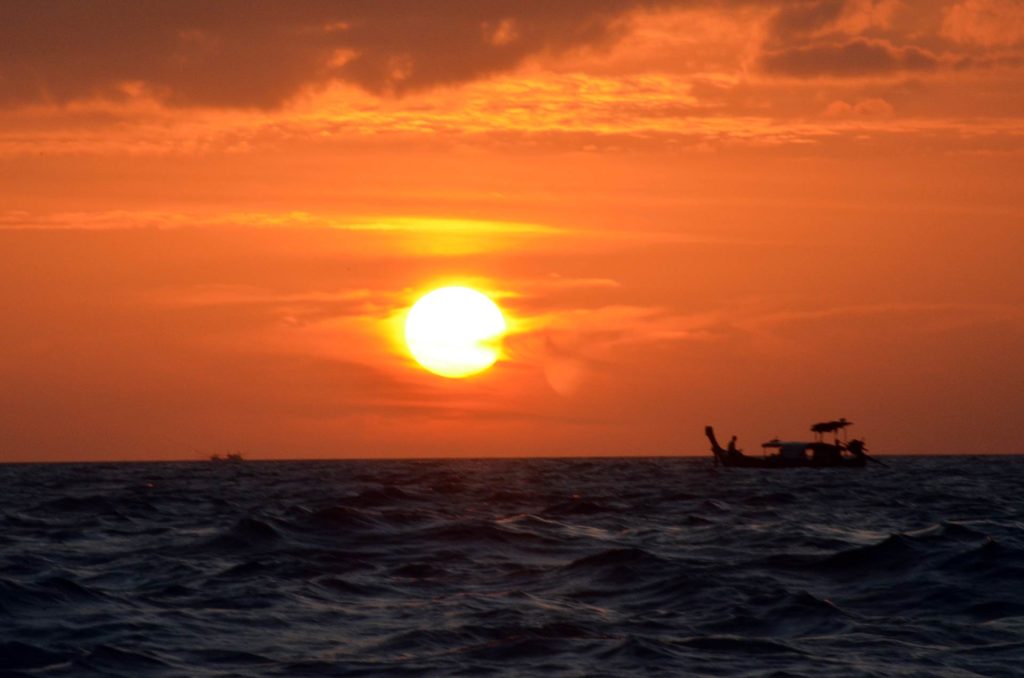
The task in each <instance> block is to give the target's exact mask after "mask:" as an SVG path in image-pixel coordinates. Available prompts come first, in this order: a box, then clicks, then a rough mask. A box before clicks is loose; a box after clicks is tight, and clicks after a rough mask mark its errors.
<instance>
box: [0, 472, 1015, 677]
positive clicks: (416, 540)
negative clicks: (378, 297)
mask: <svg viewBox="0 0 1024 678" xmlns="http://www.w3.org/2000/svg"><path fill="white" fill-rule="evenodd" d="M887 462H888V464H889V468H883V467H881V466H873V465H872V466H869V467H868V468H866V469H857V470H851V469H820V470H814V469H792V470H757V469H722V468H715V467H714V466H713V465H712V464H711V461H710V459H706V458H699V459H698V458H656V459H579V460H570V459H536V460H529V459H518V460H464V461H335V462H255V461H249V462H244V463H241V464H230V463H221V464H212V463H209V462H206V463H144V464H143V463H140V464H78V465H7V466H0V487H2V491H0V526H2V529H0V675H2V676H22V675H24V676H37V675H55V676H61V675H75V676H132V677H136V676H165V675H166V676H248V675H269V676H364V675H373V676H376V675H380V676H384V675H388V676H390V675H409V676H422V675H436V676H448V675H463V676H484V675H564V676H581V675H593V676H621V675H665V676H676V675H707V676H725V675H739V676H748V675H749V676H754V675H757V676H761V675H774V676H826V675H835V676H925V675H928V676H930V675H942V676H1010V675H1024V496H1022V493H1024V458H1013V457H977V458H971V457H930V458H923V457H919V458H911V457H905V458H888V459H887Z"/></svg>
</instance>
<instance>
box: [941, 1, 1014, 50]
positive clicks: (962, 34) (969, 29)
mask: <svg viewBox="0 0 1024 678" xmlns="http://www.w3.org/2000/svg"><path fill="white" fill-rule="evenodd" d="M942 33H943V35H945V36H946V37H948V38H950V39H952V40H954V41H956V42H961V43H968V44H977V45H983V46H986V47H996V46H1008V45H1015V44H1020V43H1021V42H1024V5H1022V4H1021V3H1020V2H1019V1H1018V0H962V1H961V2H958V3H956V4H954V5H953V6H952V7H950V8H949V11H948V12H947V13H946V17H945V19H944V21H943V24H942Z"/></svg>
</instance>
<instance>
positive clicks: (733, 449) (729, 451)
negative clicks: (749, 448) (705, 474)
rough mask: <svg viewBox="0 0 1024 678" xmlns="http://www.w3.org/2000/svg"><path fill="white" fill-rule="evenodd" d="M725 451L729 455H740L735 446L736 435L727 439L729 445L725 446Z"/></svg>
mask: <svg viewBox="0 0 1024 678" xmlns="http://www.w3.org/2000/svg"><path fill="white" fill-rule="evenodd" d="M725 451H726V453H727V454H728V455H729V456H730V457H738V456H740V451H739V449H738V448H737V447H736V436H733V437H732V439H731V440H730V441H729V446H728V447H726V449H725Z"/></svg>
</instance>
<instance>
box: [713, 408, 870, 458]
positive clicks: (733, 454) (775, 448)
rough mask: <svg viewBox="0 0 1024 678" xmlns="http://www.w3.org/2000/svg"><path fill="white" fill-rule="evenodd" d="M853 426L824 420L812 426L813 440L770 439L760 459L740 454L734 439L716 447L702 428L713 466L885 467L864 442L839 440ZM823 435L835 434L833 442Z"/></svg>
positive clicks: (843, 422)
mask: <svg viewBox="0 0 1024 678" xmlns="http://www.w3.org/2000/svg"><path fill="white" fill-rule="evenodd" d="M851 424H853V422H852V421H847V420H846V419H836V420H834V421H823V422H820V423H817V424H814V425H812V426H811V432H812V433H815V434H816V440H812V441H809V442H807V441H782V440H779V439H778V438H773V439H772V440H769V441H768V442H766V443H761V456H760V457H756V456H751V455H746V454H743V451H742V450H739V449H737V448H736V437H735V436H734V437H733V439H732V440H731V441H730V442H729V445H728V446H727V447H722V446H721V445H719V444H718V440H717V439H716V438H715V430H714V429H713V428H712V427H711V426H705V427H704V435H706V436H707V437H708V440H709V441H711V452H712V454H713V455H714V458H715V465H716V466H717V465H718V464H721V465H722V466H726V467H737V468H861V467H863V466H866V465H867V463H868V462H869V461H870V462H873V463H876V464H881V465H882V466H885V463H884V462H881V461H879V460H878V459H875V458H874V457H872V456H870V455H868V453H867V446H866V445H865V444H864V441H863V440H857V439H854V440H849V441H848V440H839V431H844V432H845V429H846V427H847V426H850V425H851ZM826 433H833V434H835V438H834V440H833V441H832V442H826V441H825V440H824V436H825V434H826Z"/></svg>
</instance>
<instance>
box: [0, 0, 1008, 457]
mask: <svg viewBox="0 0 1024 678" xmlns="http://www.w3.org/2000/svg"><path fill="white" fill-rule="evenodd" d="M87 4H88V3H86V4H83V3H77V2H70V1H67V2H65V1H62V0H57V1H55V2H48V3H33V2H11V3H3V4H0V42H2V44H4V45H5V48H4V50H3V52H2V54H0V311H2V313H3V322H2V323H0V348H2V351H0V378H2V379H3V383H4V384H5V387H4V388H3V389H0V455H2V456H0V459H5V460H30V459H101V458H118V459H121V458H140V459H146V458H190V457H199V456H203V455H206V454H210V453H214V452H224V451H225V450H235V449H241V450H243V451H244V452H246V453H247V454H248V455H249V456H252V457H260V456H265V457H332V456H364V457H365V456H390V455H399V456H439V455H440V456H447V455H455V456H486V455H491V454H502V455H519V454H525V455H530V454H669V453H701V452H703V451H704V447H705V442H704V440H703V438H702V433H701V432H702V430H703V426H704V425H705V424H714V425H716V427H718V428H719V429H721V430H723V431H735V432H736V433H737V434H739V435H740V436H741V438H742V439H743V441H741V442H744V444H746V445H747V446H748V447H750V446H751V445H752V444H753V443H755V442H759V440H751V439H750V438H751V437H753V438H760V437H762V436H763V437H764V438H766V439H767V438H770V437H772V436H774V435H780V436H784V437H785V436H793V435H796V434H799V433H800V432H801V431H803V430H804V429H805V428H806V426H807V425H808V424H809V423H811V422H812V421H817V420H822V419H832V418H836V417H840V416H845V417H848V418H849V419H851V420H853V421H855V422H856V423H857V427H858V430H859V434H860V435H864V436H867V438H868V441H869V444H870V445H871V447H872V449H873V450H875V451H877V452H879V453H896V452H906V453H929V452H1006V451H1024V434H1022V433H1021V432H1019V431H1016V430H1012V429H1008V428H1007V427H1006V426H1005V422H1007V421H1013V420H1014V419H1015V417H1016V416H1017V414H1018V413H1019V412H1020V411H1021V409H1022V408H1024V390H1022V388H1021V384H1024V357H1022V353H1021V351H1022V349H1021V347H1022V346H1024V269H1022V267H1021V266H1020V262H1021V261H1024V231H1022V228H1024V199H1022V197H1021V195H1022V193H1021V190H1020V177H1021V176H1024V173H1022V170H1024V162H1022V159H1024V88H1021V87H1020V82H1021V81H1022V78H1024V5H1022V4H1021V3H1019V2H1016V1H1014V0H936V1H931V0H929V1H925V0H792V1H786V2H782V1H781V0H779V1H768V2H752V1H743V0H718V1H711V0H705V1H702V0H675V1H673V0H623V1H616V2H613V1H611V0H586V1H584V0H564V1H560V2H557V3H550V2H522V3H506V2H499V1H497V0H494V1H492V0H478V1H477V2H473V3H468V4H467V3H462V2H455V1H454V0H450V1H449V0H422V1H420V2H402V1H399V0H381V1H380V2H372V3H320V2H273V1H267V2H262V3H257V4H256V5H255V6H254V5H253V4H252V3H248V2H241V1H240V0H239V1H235V0H224V1H222V2H219V3H207V2H198V1H197V2H192V1H191V0H179V1H177V2H166V3H165V2H161V1H159V0H154V2H148V3H134V2H130V1H129V0H124V2H120V1H119V0H112V1H111V2H108V3H105V4H103V5H102V7H89V8H87ZM451 285H464V286H467V287H472V288H474V289H479V290H482V291H485V292H486V293H487V294H488V296H490V297H491V298H493V299H494V300H495V301H496V302H497V303H498V305H499V306H500V307H501V309H502V310H503V311H504V312H505V314H506V317H507V319H508V320H509V328H508V332H507V334H506V336H505V338H504V341H503V344H502V349H501V351H502V353H501V360H499V361H498V362H497V363H495V364H494V365H493V366H492V367H491V368H490V369H487V370H486V371H483V372H481V373H479V374H478V375H476V376H474V377H473V378H471V379H464V380H454V379H440V378H438V377H437V376H435V375H433V374H430V373H429V372H427V371H425V370H423V369H421V368H419V367H417V366H416V364H415V363H414V362H413V361H412V359H411V358H410V356H409V354H408V351H407V349H406V347H405V346H404V342H402V341H396V337H401V336H403V335H402V323H403V322H404V318H405V314H406V312H407V310H408V309H409V308H410V306H411V305H412V304H413V303H414V302H415V301H416V300H417V299H418V298H419V297H421V296H422V295H423V294H425V293H426V292H428V291H430V290H432V289H436V288H440V287H445V286H451Z"/></svg>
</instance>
